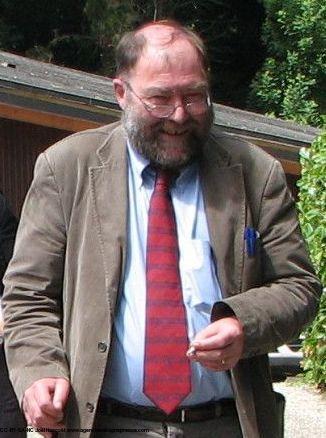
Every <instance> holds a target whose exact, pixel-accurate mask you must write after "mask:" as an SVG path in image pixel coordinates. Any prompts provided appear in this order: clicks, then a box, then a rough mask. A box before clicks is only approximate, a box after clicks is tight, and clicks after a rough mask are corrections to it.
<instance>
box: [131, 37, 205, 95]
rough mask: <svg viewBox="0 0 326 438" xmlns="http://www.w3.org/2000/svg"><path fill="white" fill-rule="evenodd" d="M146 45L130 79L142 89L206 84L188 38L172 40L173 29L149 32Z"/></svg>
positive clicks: (202, 70) (195, 53) (199, 62)
mask: <svg viewBox="0 0 326 438" xmlns="http://www.w3.org/2000/svg"><path fill="white" fill-rule="evenodd" d="M145 36H146V38H147V41H148V43H147V45H146V47H145V49H144V51H143V53H142V55H141V56H140V58H139V60H138V62H137V63H136V65H135V67H134V68H133V69H132V70H131V71H130V73H129V78H130V79H131V80H132V81H133V84H134V85H137V86H139V87H140V88H143V89H144V88H147V87H157V88H160V87H161V88H171V89H172V88H173V89H178V88H189V87H190V88H191V87H196V86H198V84H203V83H204V84H207V77H206V74H205V72H204V69H203V65H202V61H201V59H200V56H199V53H198V51H197V50H196V48H195V47H194V46H193V45H192V44H191V43H190V41H188V40H187V39H186V38H184V37H183V38H182V37H179V38H175V39H171V32H170V34H169V33H168V32H153V29H151V32H148V33H147V34H146V35H145Z"/></svg>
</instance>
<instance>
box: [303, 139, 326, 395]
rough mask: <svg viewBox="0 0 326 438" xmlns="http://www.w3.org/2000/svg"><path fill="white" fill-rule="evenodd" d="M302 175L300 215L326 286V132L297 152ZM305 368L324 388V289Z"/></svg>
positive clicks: (306, 346) (307, 338)
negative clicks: (308, 146) (306, 147)
mask: <svg viewBox="0 0 326 438" xmlns="http://www.w3.org/2000/svg"><path fill="white" fill-rule="evenodd" d="M300 155H301V164H302V177H301V179H300V181H299V182H298V186H299V188H300V193H299V202H298V208H299V219H300V224H301V228H302V232H303V234H304V236H305V239H306V241H307V244H308V247H309V250H310V256H311V260H312V262H313V264H314V266H315V269H316V272H317V275H318V276H319V278H320V280H321V282H322V284H323V285H324V286H326V132H324V133H323V134H322V135H321V136H320V137H319V138H318V139H317V140H315V142H314V143H313V144H312V146H311V148H310V149H303V150H302V151H301V153H300ZM303 352H304V357H305V359H304V363H303V365H304V371H305V377H306V379H307V380H308V381H310V382H313V383H315V384H317V385H318V386H319V387H320V388H323V389H325V388H326V290H325V289H324V292H323V295H322V298H321V301H320V309H319V313H318V315H317V317H316V319H315V320H314V322H313V324H312V325H311V327H310V328H309V329H308V331H307V333H306V336H305V340H304V342H303Z"/></svg>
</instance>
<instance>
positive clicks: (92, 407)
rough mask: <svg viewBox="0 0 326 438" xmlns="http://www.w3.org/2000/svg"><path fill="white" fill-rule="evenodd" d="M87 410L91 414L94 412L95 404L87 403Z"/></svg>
mask: <svg viewBox="0 0 326 438" xmlns="http://www.w3.org/2000/svg"><path fill="white" fill-rule="evenodd" d="M86 409H87V410H88V412H90V413H92V412H94V405H93V403H86Z"/></svg>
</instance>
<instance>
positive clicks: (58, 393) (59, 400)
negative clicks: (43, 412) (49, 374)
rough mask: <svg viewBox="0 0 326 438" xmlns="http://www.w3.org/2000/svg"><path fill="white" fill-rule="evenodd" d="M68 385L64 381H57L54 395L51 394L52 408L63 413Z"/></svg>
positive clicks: (66, 381)
mask: <svg viewBox="0 0 326 438" xmlns="http://www.w3.org/2000/svg"><path fill="white" fill-rule="evenodd" d="M69 388H70V384H69V382H68V380H66V379H57V381H56V384H55V388H54V394H53V406H54V408H55V409H57V410H59V411H63V408H64V406H65V405H66V402H67V399H68V395H69Z"/></svg>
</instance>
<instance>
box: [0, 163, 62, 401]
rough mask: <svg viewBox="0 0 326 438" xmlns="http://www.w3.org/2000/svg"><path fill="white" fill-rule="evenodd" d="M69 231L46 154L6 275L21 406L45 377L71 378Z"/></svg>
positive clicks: (10, 345)
mask: <svg viewBox="0 0 326 438" xmlns="http://www.w3.org/2000/svg"><path fill="white" fill-rule="evenodd" d="M65 245H66V225H65V220H64V214H63V209H62V205H61V201H60V191H59V189H58V185H57V184H56V181H55V177H54V174H53V172H52V170H51V168H50V166H49V164H48V162H47V160H46V157H45V155H44V154H42V155H40V157H39V158H38V160H37V163H36V166H35V173H34V179H33V182H32V185H31V187H30V190H29V192H28V194H27V197H26V200H25V204H24V207H23V211H22V215H21V221H20V224H19V227H18V232H17V237H16V245H15V251H14V255H13V258H12V260H11V262H10V264H9V267H8V270H7V273H6V275H5V279H4V284H5V291H4V296H3V302H2V304H3V309H4V321H5V347H6V354H7V361H8V368H9V370H10V376H11V380H12V382H13V385H14V388H15V391H16V393H17V396H18V398H19V400H20V401H21V400H22V397H23V395H24V392H25V390H26V389H27V388H28V387H29V386H30V385H31V384H32V383H33V382H34V381H36V380H38V379H41V378H44V377H65V378H69V371H68V365H67V361H66V358H65V354H64V351H63V347H62V280H63V269H64V258H65Z"/></svg>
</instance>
